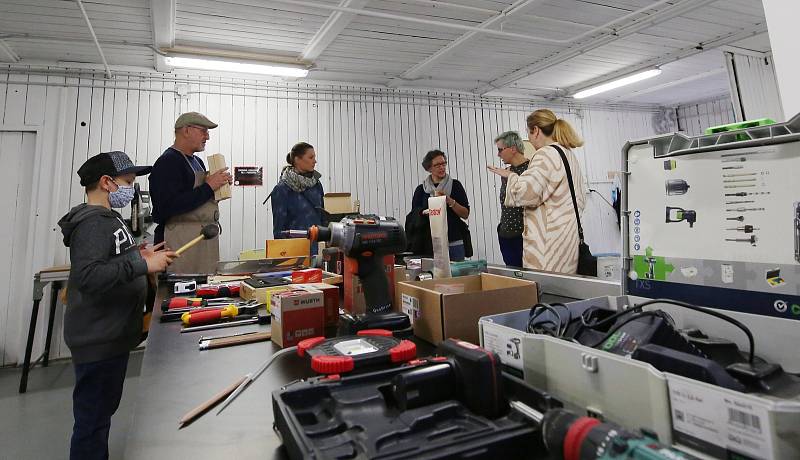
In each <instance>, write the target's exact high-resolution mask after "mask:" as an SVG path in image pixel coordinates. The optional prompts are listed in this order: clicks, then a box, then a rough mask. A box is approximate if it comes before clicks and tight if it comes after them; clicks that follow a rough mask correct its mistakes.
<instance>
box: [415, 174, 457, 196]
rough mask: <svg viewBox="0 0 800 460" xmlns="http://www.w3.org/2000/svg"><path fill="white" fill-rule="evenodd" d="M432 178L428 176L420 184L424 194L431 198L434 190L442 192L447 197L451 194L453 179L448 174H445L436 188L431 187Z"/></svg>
mask: <svg viewBox="0 0 800 460" xmlns="http://www.w3.org/2000/svg"><path fill="white" fill-rule="evenodd" d="M432 177H433V176H431V175H430V174H428V177H426V178H425V180H424V181H423V182H422V190H424V191H425V193H427V194H428V195H431V196H433V192H434V191H436V190H439V191H440V192H444V194H445V195H447V196H450V194H451V193H453V178H452V177H450V174H446V175H445V176H444V179H442V181H441V182H440V183H439V185H438V186H435V185H433V179H432Z"/></svg>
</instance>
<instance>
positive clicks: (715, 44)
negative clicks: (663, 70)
mask: <svg viewBox="0 0 800 460" xmlns="http://www.w3.org/2000/svg"><path fill="white" fill-rule="evenodd" d="M765 30H767V24H766V23H762V24H759V25H757V26H755V27H753V28H750V29H745V30H737V31H734V32H731V33H728V34H725V35H723V36H721V37H717V38H715V39H713V40H709V41H706V42H703V43H701V44H700V45H699V46H689V47H686V48H681V49H679V50H675V51H673V52H671V53H667V54H665V55H663V56H658V57H655V58H652V59H648V60H646V61H642V62H640V63H638V64H635V65H632V66H629V67H625V68H624V69H621V70H618V71H616V72H611V73H608V74H605V75H602V76H599V77H597V78H593V79H591V80H588V81H584V82H582V83H581V84H580V85H575V86H572V87H570V88H566V93H567V94H574V93H575V92H577V91H580V90H582V89H585V88H590V87H592V86H596V85H599V84H601V83H605V82H609V81H612V80H616V79H618V78H622V77H625V76H627V75H631V74H634V73H638V72H641V71H644V70H647V69H652V68H654V67H657V66H661V65H666V64H669V63H670V62H675V61H679V60H681V59H686V58H687V57H690V56H694V55H695V54H700V53H703V52H706V51H708V50H711V49H716V48H719V47H720V46H724V45H727V44H729V43H734V42H737V41H739V40H744V39H745V38H750V37H752V36H755V35H758V34H761V33H763V32H764V31H765Z"/></svg>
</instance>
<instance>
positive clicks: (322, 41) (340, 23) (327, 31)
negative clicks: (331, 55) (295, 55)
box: [301, 0, 369, 61]
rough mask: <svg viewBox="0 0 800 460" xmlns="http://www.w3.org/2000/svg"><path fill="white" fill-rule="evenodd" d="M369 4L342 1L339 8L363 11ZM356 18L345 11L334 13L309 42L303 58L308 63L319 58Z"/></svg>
mask: <svg viewBox="0 0 800 460" xmlns="http://www.w3.org/2000/svg"><path fill="white" fill-rule="evenodd" d="M367 3H369V0H341V1H340V2H339V6H341V7H346V8H355V9H361V8H363V7H364V6H365V5H366V4H367ZM355 17H356V14H355V13H345V12H343V11H334V12H333V13H331V15H330V16H328V19H326V20H325V23H324V24H322V27H320V28H319V30H318V31H317V33H316V34H314V36H313V37H311V40H309V42H308V44H307V45H306V47H305V49H304V50H303V54H302V57H301V58H302V59H304V60H308V61H313V60H314V59H316V58H318V57H319V55H320V54H322V52H323V51H325V49H326V48H327V47H328V46H329V45H330V44H331V43H332V42H333V40H335V39H336V37H337V36H338V35H339V33H340V32H341V31H342V30H344V28H345V27H347V25H348V24H350V21H352V20H353V19H354V18H355Z"/></svg>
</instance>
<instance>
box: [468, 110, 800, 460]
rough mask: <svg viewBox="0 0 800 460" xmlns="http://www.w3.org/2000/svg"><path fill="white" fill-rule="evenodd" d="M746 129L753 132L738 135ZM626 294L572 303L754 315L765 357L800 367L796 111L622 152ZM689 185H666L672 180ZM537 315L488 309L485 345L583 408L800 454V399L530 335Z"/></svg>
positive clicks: (671, 433) (702, 445) (731, 448)
mask: <svg viewBox="0 0 800 460" xmlns="http://www.w3.org/2000/svg"><path fill="white" fill-rule="evenodd" d="M742 139H744V140H742ZM622 155H623V165H624V168H625V171H624V172H625V174H624V178H623V187H622V207H623V209H622V211H623V213H622V214H623V220H622V224H623V225H622V227H623V228H622V247H623V254H624V259H623V270H622V272H623V279H622V280H621V282H622V287H623V291H624V294H625V295H623V296H620V297H599V298H594V299H588V300H583V301H579V302H573V303H570V304H568V307H569V309H570V311H571V312H573V313H574V314H579V313H580V312H581V311H583V310H585V309H586V308H589V307H590V306H598V307H605V308H611V309H618V310H619V309H623V308H627V307H628V306H631V305H635V304H638V303H640V302H642V301H644V300H648V299H653V298H670V299H675V300H682V301H685V302H689V303H693V304H696V305H703V306H707V307H712V308H714V309H716V310H717V311H719V312H721V313H724V314H726V315H728V316H731V317H733V318H734V319H737V320H739V321H740V322H742V323H744V324H745V325H746V326H747V327H748V328H749V329H750V331H751V332H752V334H753V336H754V341H755V352H756V355H757V356H759V357H762V358H764V359H766V360H767V361H768V362H771V363H777V364H780V365H781V366H783V369H784V370H785V371H787V372H791V373H800V353H798V349H800V260H798V259H800V256H798V255H797V254H800V236H798V235H800V217H799V216H800V210H799V209H798V206H800V205H798V203H800V184H799V183H798V176H800V116H795V117H794V118H792V120H790V121H789V122H786V123H781V124H774V125H769V126H759V127H753V128H746V129H741V130H735V131H729V132H723V133H716V134H710V135H705V136H698V137H693V138H690V137H686V136H684V135H682V134H671V135H665V136H658V137H654V138H651V139H645V140H640V141H633V142H629V143H628V144H626V145H625V147H624V148H623V152H622ZM678 179H680V180H682V181H685V182H686V184H687V185H688V188H687V189H686V192H685V193H683V194H678V195H670V194H669V193H668V191H669V187H668V183H669V181H670V180H673V181H674V180H678ZM655 308H658V309H661V310H664V311H666V312H667V313H669V315H671V316H672V317H673V319H674V320H675V326H676V327H677V328H698V329H700V330H701V331H703V332H704V333H705V334H707V335H709V336H715V337H723V338H725V339H728V340H731V341H734V342H735V343H736V344H737V345H738V346H739V348H740V350H743V351H748V349H749V345H748V341H747V340H746V337H745V335H744V334H743V333H742V332H741V331H740V330H738V329H736V328H734V327H733V326H731V325H730V324H729V323H727V322H725V321H723V320H720V319H718V318H715V317H712V316H708V315H704V314H702V313H698V312H694V311H689V310H685V309H681V308H680V307H675V306H670V305H668V304H657V305H654V306H651V307H648V308H647V309H655ZM528 317H529V313H528V312H527V311H521V312H513V313H507V314H503V315H495V316H491V317H485V318H482V319H481V322H480V324H479V327H480V329H481V340H482V345H483V346H484V347H486V348H488V349H491V350H494V351H496V352H497V353H498V354H499V355H500V356H501V359H502V360H503V362H504V363H505V364H507V365H509V366H511V367H515V368H517V369H520V370H522V371H523V373H524V376H525V379H526V380H527V381H529V382H531V383H533V384H535V385H538V386H540V387H541V388H542V389H544V390H546V391H548V392H549V393H550V394H552V395H553V396H555V397H557V398H560V399H561V400H562V401H563V402H564V403H565V404H566V405H568V406H572V407H573V408H576V409H579V410H583V411H589V412H597V413H599V414H601V415H602V416H604V417H606V418H607V419H609V420H611V421H614V422H617V423H621V424H623V425H625V426H628V427H631V428H636V427H646V428H650V429H652V430H654V431H655V432H657V433H658V434H659V435H660V436H661V438H662V440H664V441H667V442H674V443H676V444H678V445H684V446H689V447H692V448H694V449H695V450H697V451H700V452H704V453H706V454H709V455H711V456H714V457H729V456H733V457H737V458H787V459H788V458H792V459H794V458H800V398H798V396H797V395H796V394H794V395H788V396H787V397H777V396H768V395H765V394H754V393H741V392H737V391H732V390H728V389H724V388H722V387H719V386H715V385H711V384H707V383H703V382H699V381H696V380H692V379H688V378H685V377H681V376H677V375H674V374H669V373H662V372H659V371H658V370H656V369H654V368H653V367H652V366H650V365H648V364H645V363H642V362H637V361H635V360H631V359H625V358H622V357H621V356H618V355H615V354H611V353H607V352H605V351H602V350H598V349H595V348H588V347H585V346H582V345H577V344H574V343H569V342H566V341H564V340H560V339H555V338H551V337H547V336H542V335H534V334H528V333H526V332H524V331H526V330H527V321H528Z"/></svg>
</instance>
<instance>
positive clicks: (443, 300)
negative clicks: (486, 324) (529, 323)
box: [397, 273, 538, 344]
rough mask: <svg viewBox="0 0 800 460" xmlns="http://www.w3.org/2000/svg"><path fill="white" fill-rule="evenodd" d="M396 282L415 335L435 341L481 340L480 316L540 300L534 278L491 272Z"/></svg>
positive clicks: (435, 342) (532, 303)
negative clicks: (506, 275) (479, 331)
mask: <svg viewBox="0 0 800 460" xmlns="http://www.w3.org/2000/svg"><path fill="white" fill-rule="evenodd" d="M397 286H398V288H399V291H400V292H399V293H398V295H399V297H400V301H401V311H403V312H404V313H406V314H408V315H409V316H410V317H411V322H412V323H413V325H414V335H416V336H417V337H420V338H422V339H424V340H427V341H428V342H431V343H433V344H437V343H439V342H441V341H442V340H444V339H447V338H458V339H461V340H465V341H467V342H471V343H474V344H478V343H479V341H478V319H479V318H481V317H482V316H488V315H496V314H498V313H506V312H510V311H516V310H522V309H525V308H529V307H531V306H533V305H534V304H536V303H537V302H538V292H537V288H536V283H535V282H533V281H528V280H521V279H516V278H508V277H505V276H499V275H492V274H489V273H481V274H480V275H472V276H461V277H457V278H443V279H433V280H427V281H405V282H401V283H398V284H397ZM445 292H449V293H445Z"/></svg>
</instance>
